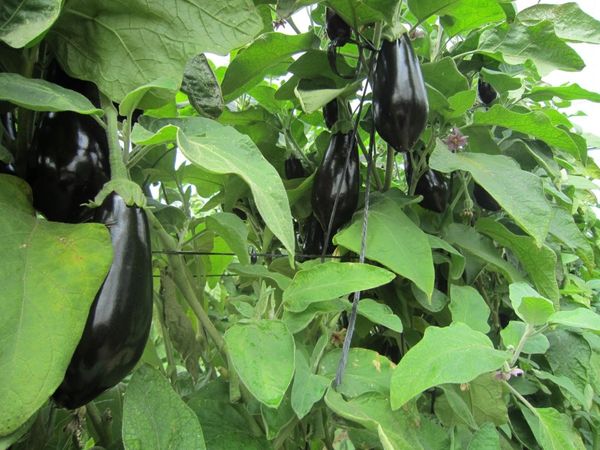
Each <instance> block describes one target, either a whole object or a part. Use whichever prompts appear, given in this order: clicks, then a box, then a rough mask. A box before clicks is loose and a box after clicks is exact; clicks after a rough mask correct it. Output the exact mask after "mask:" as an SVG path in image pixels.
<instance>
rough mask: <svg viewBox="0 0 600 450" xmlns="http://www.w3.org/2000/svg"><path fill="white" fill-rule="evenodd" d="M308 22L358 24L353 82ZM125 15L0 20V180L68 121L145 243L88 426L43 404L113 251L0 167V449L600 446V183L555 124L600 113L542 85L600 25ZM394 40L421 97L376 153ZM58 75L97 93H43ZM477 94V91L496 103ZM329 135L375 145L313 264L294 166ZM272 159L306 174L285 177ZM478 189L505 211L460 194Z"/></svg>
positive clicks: (184, 11)
mask: <svg viewBox="0 0 600 450" xmlns="http://www.w3.org/2000/svg"><path fill="white" fill-rule="evenodd" d="M474 5H476V6H474ZM326 6H327V7H329V8H332V9H334V10H335V11H336V12H337V13H338V14H339V15H340V16H341V17H342V18H343V19H344V20H345V21H346V22H347V23H348V24H350V25H351V26H352V27H353V37H354V39H353V40H352V41H351V42H349V43H348V44H346V45H345V46H343V47H342V48H341V49H338V55H337V64H336V67H337V71H338V72H340V73H342V74H354V75H352V77H351V78H349V79H346V78H342V77H340V76H338V75H337V74H336V73H335V70H332V68H331V67H330V65H329V63H328V57H327V51H326V48H327V45H328V39H327V37H326V33H325V24H324V20H325V19H324V18H325V7H326ZM123 8H124V3H123V2H117V1H114V0H110V1H108V0H107V1H101V2H93V1H89V0H71V1H65V2H63V1H61V0H35V1H34V0H24V1H22V2H11V1H8V2H3V3H2V5H0V72H1V73H0V113H2V114H4V113H6V112H9V113H10V114H13V115H14V116H15V117H16V119H17V139H11V138H10V136H9V135H10V131H11V130H8V129H5V128H3V127H1V126H0V169H2V167H4V163H10V162H13V161H14V162H16V164H17V173H19V172H20V170H21V169H20V167H19V166H18V164H19V162H20V161H26V160H27V152H28V149H29V145H30V143H31V141H30V137H31V135H32V130H33V129H34V127H35V122H36V117H37V114H38V113H37V112H43V111H65V110H68V111H75V112H77V113H79V114H89V115H90V117H93V118H94V119H95V120H98V121H99V122H101V123H102V124H103V125H104V126H105V127H106V129H107V131H108V134H109V142H112V144H111V145H113V149H114V148H115V146H116V147H119V145H118V144H116V142H117V139H119V140H120V141H121V143H122V144H123V145H122V146H121V147H122V148H124V150H123V151H122V158H120V159H122V162H121V161H119V164H122V166H124V167H123V169H124V170H123V171H120V172H119V173H118V174H115V173H114V171H113V175H114V178H113V180H112V181H111V184H110V185H107V186H106V189H105V191H107V192H106V193H108V192H109V191H110V190H112V189H117V190H119V191H120V192H125V193H126V194H127V195H124V197H125V198H127V199H128V203H130V204H131V203H137V204H138V205H139V206H146V208H147V211H148V215H149V217H150V219H151V223H152V236H153V250H154V251H155V254H154V260H153V265H154V275H155V276H154V294H155V295H154V297H155V310H154V320H153V328H152V332H151V336H150V339H149V341H148V344H147V346H146V350H145V352H144V355H143V357H142V361H141V362H140V364H139V365H138V367H137V369H136V370H135V372H134V373H133V375H132V376H131V377H130V378H127V379H125V380H124V381H123V382H122V383H121V384H119V385H118V386H116V387H115V388H113V389H111V390H109V391H107V392H105V393H104V394H103V395H102V396H100V397H99V398H98V399H96V400H95V401H94V402H92V403H90V404H89V405H87V406H86V407H84V408H81V409H79V410H77V411H73V412H67V411H64V410H60V409H58V408H57V407H56V406H55V405H54V404H53V403H52V401H51V400H48V399H49V397H50V396H51V395H52V393H53V392H54V390H55V389H56V387H57V386H58V385H59V384H60V382H61V380H62V377H63V374H64V371H65V370H66V367H67V365H68V362H69V360H70V358H71V356H72V353H73V351H74V349H75V346H76V345H77V340H78V339H79V337H80V335H81V332H82V330H83V327H84V325H85V321H86V313H87V309H88V307H89V305H90V304H91V302H92V300H93V298H94V296H95V293H96V291H97V289H98V287H99V285H100V283H101V281H102V279H103V276H104V275H105V274H106V273H107V271H108V268H109V261H110V254H111V251H110V239H109V236H108V233H107V232H106V230H105V229H104V227H102V226H100V225H94V224H76V225H71V224H59V223H54V222H49V221H47V220H45V219H44V218H43V217H40V216H37V217H36V216H35V213H34V210H33V208H32V206H31V196H30V191H29V188H28V186H27V185H26V183H24V182H23V181H22V180H20V179H18V178H16V177H12V176H9V175H0V211H1V214H0V234H1V236H2V243H1V244H0V255H2V261H0V282H1V284H2V290H1V291H0V310H1V311H2V314H1V315H0V369H1V370H0V448H8V447H9V446H11V448H13V449H15V450H16V449H37V448H40V449H42V448H91V447H93V446H96V447H94V448H99V447H102V448H107V449H118V448H127V449H134V448H157V449H159V448H160V449H163V448H199V449H203V448H207V449H211V450H212V449H238V448H245V449H267V448H273V449H296V448H312V449H321V448H328V449H355V448H356V449H358V448H383V449H440V450H442V449H446V448H465V449H466V448H469V449H483V448H485V449H488V448H502V449H518V448H528V449H536V448H542V449H565V448H577V449H579V448H582V449H583V448H598V446H600V336H599V333H600V315H599V314H598V313H599V312H600V311H599V308H600V299H599V294H600V271H599V270H598V268H597V267H596V261H597V259H596V257H597V256H599V244H600V240H599V232H600V222H598V219H597V216H596V213H595V210H594V207H595V205H596V203H597V201H596V197H595V196H594V194H593V192H592V190H593V189H595V185H594V184H593V183H592V181H591V180H593V179H597V178H600V169H599V168H598V167H597V165H596V164H595V162H594V161H593V160H592V158H590V157H589V155H588V144H587V143H586V138H585V137H584V136H583V134H582V133H581V132H580V130H578V129H577V128H576V127H575V126H574V125H573V123H572V122H571V120H570V117H569V116H568V115H567V114H566V113H565V112H564V111H561V110H562V109H564V108H565V107H568V106H570V105H571V102H572V101H573V100H589V101H595V102H597V101H599V99H600V94H599V93H595V92H591V91H588V90H585V89H583V88H581V87H580V86H578V85H577V84H566V85H564V86H548V85H547V84H546V83H545V82H544V81H543V79H542V77H543V76H544V75H545V74H547V73H549V72H550V71H552V70H555V69H560V70H565V71H578V70H582V69H583V67H584V63H583V61H582V60H581V58H580V57H579V56H578V55H577V53H576V51H575V50H573V49H572V48H571V47H570V46H569V45H568V44H569V43H571V42H587V43H592V44H598V43H600V22H598V21H596V20H595V19H593V18H591V17H589V16H587V15H586V14H585V13H584V12H583V11H581V10H580V9H579V8H578V6H577V5H576V4H575V3H566V4H563V5H544V4H538V5H536V6H533V7H531V8H528V9H527V10H525V11H520V12H518V11H516V9H515V6H514V5H513V4H512V3H511V2H509V1H503V0H485V1H478V2H470V1H467V0H464V1H463V0H459V1H456V0H408V1H407V2H402V1H398V0H385V1H376V0H366V1H363V0H360V1H359V0H328V1H324V2H318V1H316V0H315V1H312V0H293V1H292V0H286V1H283V0H280V1H279V2H274V1H262V0H255V1H254V2H252V1H250V0H224V1H221V2H213V1H208V0H206V1H205V0H200V1H198V2H175V1H173V0H170V1H167V2H165V1H157V0H151V1H144V2H142V1H137V0H136V1H132V2H129V3H128V4H127V8H126V9H125V10H124V9H123ZM300 10H305V11H308V14H309V16H310V19H311V23H310V26H309V27H308V29H307V30H304V32H300V30H296V31H297V32H296V33H294V34H283V33H282V32H281V31H279V30H278V28H279V25H281V24H282V23H284V22H285V21H287V22H288V23H289V24H290V25H291V27H292V28H293V29H297V27H296V25H295V24H294V21H293V20H292V18H291V16H292V14H293V13H294V12H296V11H300ZM404 31H405V32H407V33H409V36H410V37H411V38H412V45H413V47H414V49H415V53H416V54H417V56H418V57H419V59H420V61H421V64H422V71H423V75H424V78H425V83H426V89H427V95H428V99H429V117H428V124H427V128H426V130H425V131H424V133H423V134H422V135H421V137H420V141H419V142H418V143H417V144H416V145H415V146H414V148H413V150H412V152H410V154H409V153H396V152H394V151H393V149H390V148H388V147H387V145H386V143H385V142H384V141H383V140H382V139H381V138H379V137H377V136H376V135H375V134H371V129H372V127H373V122H372V108H371V99H370V96H369V94H367V95H363V94H362V93H363V88H364V86H365V85H368V82H369V74H370V73H371V66H372V63H373V61H374V59H375V58H374V57H373V56H374V55H376V53H375V52H374V51H373V48H378V47H379V46H380V44H381V39H382V38H390V37H391V36H396V37H397V36H398V34H399V33H401V32H404ZM206 52H213V53H218V54H222V55H227V54H229V55H230V63H229V64H228V65H227V66H224V67H220V66H218V65H216V64H215V63H214V62H213V61H215V60H216V59H214V58H212V59H211V56H210V54H209V55H207V56H205V55H204V54H203V53H206ZM54 58H56V59H57V60H58V62H59V63H60V64H61V65H62V67H63V68H64V69H65V70H66V71H67V72H68V73H69V74H70V75H71V76H74V77H77V78H81V79H85V80H89V81H92V82H93V83H95V84H96V85H97V86H98V87H99V89H100V90H101V92H102V94H103V98H104V99H108V100H110V101H108V102H107V101H103V102H102V104H101V105H94V104H92V102H90V101H89V100H88V99H86V98H85V97H83V96H82V95H80V94H79V93H77V92H74V91H71V90H68V89H65V88H63V87H60V86H57V85H54V84H52V83H50V82H48V81H44V80H43V79H42V78H43V77H44V71H45V68H46V67H47V66H48V64H49V62H50V61H51V60H52V59H54ZM480 78H481V79H482V80H483V81H485V82H487V83H489V84H490V85H491V86H492V88H493V89H494V90H495V91H496V92H497V94H498V96H497V98H496V99H495V100H493V104H492V105H491V106H490V107H488V106H486V105H484V104H482V102H481V101H479V100H478V98H477V85H478V80H479V79H480ZM366 92H367V93H368V92H370V87H368V86H367V91H366ZM335 98H337V99H338V105H339V106H340V108H341V109H343V111H342V112H341V113H340V117H341V118H342V120H340V122H338V124H337V125H335V127H334V130H332V131H330V130H328V129H327V128H326V126H325V123H324V121H323V118H322V116H321V114H320V111H319V109H320V108H321V107H322V106H323V105H325V104H326V103H328V102H329V101H331V100H332V99H335ZM111 102H114V103H115V104H118V108H119V113H120V114H121V116H119V118H117V114H116V112H115V110H114V108H113V106H112V103H111ZM361 102H362V108H358V105H359V104H360V103H361ZM348 107H350V109H348ZM136 110H143V115H142V116H141V117H140V118H139V119H138V120H137V121H135V120H134V113H135V111H136ZM352 113H353V114H354V116H353V117H352ZM357 115H360V117H357ZM350 117H352V124H358V132H357V139H358V140H359V143H360V144H361V145H359V147H358V148H359V149H361V148H362V149H365V148H370V144H373V148H374V158H373V160H372V162H371V163H370V164H367V158H362V161H361V175H362V180H361V183H362V184H361V206H360V209H359V210H358V211H357V213H356V214H355V215H354V217H353V219H352V221H351V222H350V223H348V224H347V225H346V226H345V227H344V228H342V229H341V230H340V231H339V232H338V233H337V234H336V235H335V236H334V237H333V244H334V245H335V252H334V255H333V256H334V257H333V258H330V259H328V261H327V262H323V261H321V260H319V259H309V260H307V258H306V257H305V256H304V255H302V254H299V253H301V250H300V249H301V248H302V244H303V243H304V239H305V238H304V233H305V229H306V228H307V227H308V222H309V220H310V216H311V195H310V194H311V189H312V183H313V174H314V172H315V170H316V168H317V166H318V164H319V162H320V160H321V157H322V155H323V153H324V151H325V149H326V148H327V146H328V142H329V139H330V137H331V133H332V132H335V131H339V130H342V131H347V130H348V129H349V127H350V125H351V124H350V122H348V120H347V119H349V118H350ZM115 130H117V132H118V136H117V135H116V134H115ZM111 133H112V134H111ZM370 139H375V140H374V141H372V142H370ZM359 151H361V150H359ZM365 154H366V153H365ZM291 155H293V156H294V157H296V158H298V159H300V161H302V164H303V166H304V168H305V169H306V171H307V176H306V177H303V178H300V179H293V180H288V179H286V177H285V176H284V161H285V160H286V158H288V157H290V156H291ZM404 158H411V159H412V163H413V167H414V168H415V169H414V170H415V176H413V177H412V180H411V183H410V185H408V186H407V184H406V178H405V176H404V172H403V170H401V169H398V167H402V166H403V164H402V163H403V162H404ZM111 165H112V162H111ZM120 167H121V166H120ZM429 168H431V169H434V170H436V171H438V173H440V174H443V175H440V176H443V177H446V180H447V181H449V184H450V189H451V193H450V202H449V206H448V207H447V209H446V211H444V212H443V213H440V214H438V213H434V212H431V211H428V210H426V209H424V208H422V207H421V206H419V202H420V201H421V197H419V196H414V195H410V193H413V192H415V185H416V182H417V180H418V178H419V176H420V175H421V174H423V173H425V172H426V171H427V170H429ZM368 173H369V176H367V174H368ZM367 180H369V182H370V184H371V186H370V195H369V196H368V198H367V195H366V192H367V189H366V187H367V186H366V183H367ZM475 184H478V185H479V186H481V188H483V189H484V190H485V191H486V192H487V193H488V194H489V195H490V196H491V197H492V198H493V199H494V200H495V201H496V202H497V203H498V204H499V205H500V207H501V209H500V211H497V212H493V211H488V210H486V209H484V208H482V207H481V206H479V205H478V204H477V203H476V202H474V201H473V197H474V194H473V189H474V185H475ZM363 194H365V195H363ZM98 200H99V199H97V201H98ZM367 200H368V202H369V203H368V219H369V221H368V228H367V235H366V239H365V241H364V242H365V243H366V244H365V245H366V247H365V248H364V253H365V255H366V262H365V263H359V262H357V259H358V258H357V255H358V254H360V253H361V250H362V249H363V238H362V232H363V218H364V217H363V216H364V214H363V213H364V212H365V209H367V208H366V204H367V203H366V202H367ZM357 291H361V292H362V294H363V295H362V297H363V299H362V300H360V302H359V306H358V314H359V316H358V320H357V326H356V330H355V333H354V337H353V340H352V348H351V350H350V352H349V355H348V364H347V366H346V371H345V375H344V378H343V381H342V383H341V384H340V385H339V386H336V385H335V384H334V382H333V381H334V378H335V375H336V369H337V365H338V361H339V360H340V356H341V353H342V352H341V350H340V347H341V342H342V341H343V339H344V337H345V333H346V329H345V327H346V326H347V315H348V314H349V311H350V306H351V303H350V302H349V301H348V300H349V299H352V298H354V297H353V295H355V293H356V292H357Z"/></svg>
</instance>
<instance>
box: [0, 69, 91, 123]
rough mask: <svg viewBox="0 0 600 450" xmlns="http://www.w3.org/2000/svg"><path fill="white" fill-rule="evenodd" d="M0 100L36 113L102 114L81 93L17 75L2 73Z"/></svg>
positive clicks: (0, 78) (0, 74)
mask: <svg viewBox="0 0 600 450" xmlns="http://www.w3.org/2000/svg"><path fill="white" fill-rule="evenodd" d="M0 100H6V101H8V102H10V103H14V104H15V105H18V106H22V107H24V108H27V109H32V110H34V111H75V112H78V113H80V114H102V110H101V109H98V108H96V107H95V106H94V105H92V103H91V102H90V101H89V100H88V99H87V98H86V97H84V96H83V95H81V94H80V93H79V92H75V91H72V90H70V89H65V88H63V87H61V86H58V85H57V84H54V83H50V82H48V81H45V80H37V79H31V78H25V77H24V76H21V75H19V74H16V73H0Z"/></svg>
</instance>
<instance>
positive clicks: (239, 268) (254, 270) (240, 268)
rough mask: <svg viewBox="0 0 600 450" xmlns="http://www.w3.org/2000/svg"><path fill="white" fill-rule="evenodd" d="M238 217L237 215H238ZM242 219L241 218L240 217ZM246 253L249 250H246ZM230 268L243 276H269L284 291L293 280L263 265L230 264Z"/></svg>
mask: <svg viewBox="0 0 600 450" xmlns="http://www.w3.org/2000/svg"><path fill="white" fill-rule="evenodd" d="M236 217H237V216H236ZM240 220H241V219H240ZM246 255H248V252H247V251H246ZM229 270H230V271H232V272H233V273H237V274H240V275H242V276H247V277H252V278H268V279H269V280H273V281H274V282H275V283H277V286H279V289H281V290H282V291H283V290H285V289H287V287H288V286H289V285H290V283H291V282H292V280H291V279H290V278H288V277H286V276H285V275H282V274H280V273H277V272H272V271H270V270H269V269H267V268H266V267H265V266H263V265H258V264H256V265H250V264H246V265H242V264H235V263H234V264H230V265H229Z"/></svg>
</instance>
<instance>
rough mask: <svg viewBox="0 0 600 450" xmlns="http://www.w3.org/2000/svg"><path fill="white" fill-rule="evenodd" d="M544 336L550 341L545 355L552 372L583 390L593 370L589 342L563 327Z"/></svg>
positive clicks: (588, 382)
mask: <svg viewBox="0 0 600 450" xmlns="http://www.w3.org/2000/svg"><path fill="white" fill-rule="evenodd" d="M546 337H547V338H548V340H549V341H550V348H549V349H548V351H547V352H546V355H545V357H546V359H547V361H548V363H549V364H550V368H551V369H552V373H553V374H554V375H555V376H564V377H567V378H569V379H570V380H571V381H572V382H573V383H574V384H575V386H577V389H579V390H580V391H581V392H585V390H586V387H587V386H588V385H589V384H590V381H591V379H590V376H591V374H592V373H593V371H594V367H593V366H592V364H591V357H592V353H593V352H592V349H591V348H590V344H589V343H588V342H587V340H585V339H584V338H583V337H582V336H581V335H579V334H576V333H572V332H570V331H568V330H565V329H563V328H558V329H555V330H553V331H550V332H546Z"/></svg>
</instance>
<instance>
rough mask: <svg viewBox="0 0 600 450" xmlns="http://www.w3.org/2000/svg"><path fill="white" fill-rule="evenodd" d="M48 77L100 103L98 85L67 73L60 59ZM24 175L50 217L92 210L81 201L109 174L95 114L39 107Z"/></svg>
mask: <svg viewBox="0 0 600 450" xmlns="http://www.w3.org/2000/svg"><path fill="white" fill-rule="evenodd" d="M48 80H49V81H52V82H54V83H57V84H60V85H61V86H63V87H66V88H69V89H73V90H76V91H77V92H79V93H81V94H83V95H85V96H86V97H88V98H89V99H90V101H92V103H96V104H97V103H98V101H99V98H98V95H99V94H98V90H97V89H96V87H95V86H94V85H93V84H92V83H89V82H87V81H83V80H76V79H73V78H70V77H69V76H68V75H66V74H65V73H64V72H62V70H61V69H60V67H58V65H56V64H55V65H54V66H52V67H51V68H50V69H49V72H48ZM26 180H27V182H28V183H29V184H30V185H31V189H32V191H33V206H34V207H35V209H37V210H38V211H40V212H41V213H42V214H44V216H46V218H47V219H48V220H52V221H58V222H68V223H79V222H83V221H87V220H89V219H90V218H91V217H92V215H93V211H92V210H91V209H89V208H87V207H84V206H82V203H86V202H88V201H90V200H93V198H94V197H95V196H96V194H98V192H100V190H101V189H102V186H103V185H104V183H106V182H107V181H108V180H110V165H109V156H108V141H107V139H106V133H105V131H104V129H103V128H102V127H101V126H100V125H99V124H98V123H97V122H96V121H95V120H94V119H92V118H91V117H89V116H86V115H81V114H77V113H74V112H69V111H65V112H47V113H40V118H39V121H38V123H37V124H36V127H35V130H34V135H33V139H32V144H31V147H30V149H29V153H28V158H27V171H26Z"/></svg>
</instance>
